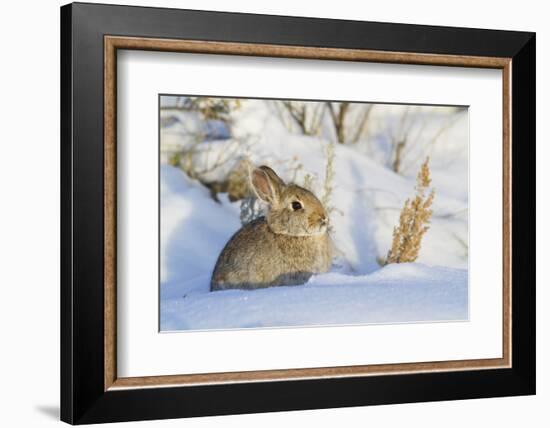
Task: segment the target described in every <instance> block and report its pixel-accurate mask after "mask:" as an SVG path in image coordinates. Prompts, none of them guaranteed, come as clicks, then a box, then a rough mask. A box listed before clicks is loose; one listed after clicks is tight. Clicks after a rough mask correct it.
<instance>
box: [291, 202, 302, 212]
mask: <svg viewBox="0 0 550 428" xmlns="http://www.w3.org/2000/svg"><path fill="white" fill-rule="evenodd" d="M292 209H293V210H294V211H298V210H301V209H302V204H301V203H300V202H298V201H294V202H292Z"/></svg>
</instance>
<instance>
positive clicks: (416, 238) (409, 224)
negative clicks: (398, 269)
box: [384, 158, 435, 264]
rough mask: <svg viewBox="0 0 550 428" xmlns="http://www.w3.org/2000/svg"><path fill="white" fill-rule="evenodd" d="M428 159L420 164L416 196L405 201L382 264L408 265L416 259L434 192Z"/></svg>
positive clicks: (427, 227)
mask: <svg viewBox="0 0 550 428" xmlns="http://www.w3.org/2000/svg"><path fill="white" fill-rule="evenodd" d="M430 184H431V179H430V167H429V158H426V160H425V161H424V163H423V164H422V166H421V168H420V171H419V172H418V175H417V178H416V195H415V197H414V198H413V199H412V200H411V199H407V200H406V201H405V204H404V205H403V209H402V210H401V214H400V215H399V225H398V226H396V227H394V229H393V240H392V246H391V249H390V251H388V255H387V257H386V260H385V262H384V264H389V263H410V262H414V261H415V260H416V259H417V258H418V254H419V252H420V248H421V245H422V238H423V237H424V235H425V234H426V232H427V231H428V229H429V223H430V218H431V216H432V209H431V206H432V203H433V199H434V196H435V191H434V189H432V190H431V191H430V193H429V194H428V195H427V196H426V192H427V190H428V188H429V187H430Z"/></svg>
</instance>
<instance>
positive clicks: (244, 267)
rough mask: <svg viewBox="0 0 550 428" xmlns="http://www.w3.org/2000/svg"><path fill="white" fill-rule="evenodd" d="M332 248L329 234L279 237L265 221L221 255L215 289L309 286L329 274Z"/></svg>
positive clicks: (254, 223)
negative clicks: (313, 279) (316, 277)
mask: <svg viewBox="0 0 550 428" xmlns="http://www.w3.org/2000/svg"><path fill="white" fill-rule="evenodd" d="M330 263H331V244H330V239H329V237H328V234H327V233H324V234H319V235H313V236H290V235H282V234H275V233H273V232H272V231H271V229H270V228H269V226H268V224H267V222H266V220H265V218H263V217H261V218H259V219H256V220H254V221H252V222H250V223H249V224H247V225H245V226H244V227H242V228H241V229H240V230H239V231H238V232H237V233H236V234H235V235H233V237H232V238H231V239H230V240H229V242H228V243H227V244H226V246H225V248H224V249H223V251H222V252H221V254H220V256H219V258H218V261H217V263H216V266H215V268H214V273H213V275H212V282H211V289H212V290H213V291H214V290H224V289H233V288H240V289H256V288H264V287H270V286H276V285H298V284H303V283H305V282H306V281H307V280H308V279H309V278H310V277H311V275H313V274H315V273H321V272H326V271H328V269H329V267H330Z"/></svg>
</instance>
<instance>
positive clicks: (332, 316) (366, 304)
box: [161, 263, 468, 331]
mask: <svg viewBox="0 0 550 428" xmlns="http://www.w3.org/2000/svg"><path fill="white" fill-rule="evenodd" d="M467 275H468V274H467V271H466V270H464V269H453V268H444V267H429V266H425V265H422V264H419V263H410V264H409V263H406V264H400V265H388V266H385V267H384V268H382V269H379V270H378V271H377V272H375V273H372V274H369V275H360V276H351V275H345V274H341V273H336V272H331V273H327V274H323V275H318V276H316V277H314V278H312V279H311V280H310V281H309V282H308V283H307V284H305V285H301V286H287V287H271V288H267V289H259V290H254V291H244V290H224V291H216V292H210V293H209V292H208V288H207V287H204V286H205V285H207V281H203V287H204V288H203V289H202V290H199V289H195V290H193V291H190V292H188V293H186V294H183V295H180V296H178V295H177V294H175V293H174V294H173V295H172V296H173V297H172V298H170V299H165V300H163V301H162V304H161V330H163V331H169V330H181V329H229V328H259V327H283V326H286V327H290V326H313V325H316V326H319V325H330V324H348V325H349V324H365V323H399V322H421V321H433V320H438V321H455V320H464V319H467V318H468V286H467V284H468V278H467ZM204 279H208V278H202V280H204ZM173 291H175V290H173ZM266 309H268V310H266Z"/></svg>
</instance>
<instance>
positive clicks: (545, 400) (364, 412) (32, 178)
mask: <svg viewBox="0 0 550 428" xmlns="http://www.w3.org/2000/svg"><path fill="white" fill-rule="evenodd" d="M121 2H123V3H126V4H136V5H147V6H170V7H181V8H190V9H208V10H221V11H235V12H255V13H267V14H281V15H298V16H314V17H323V18H342V19H359V20H370V21H389V22H405V23H414V24H436V25H453V26H463V27H485V28H496V29H508V30H529V31H536V32H537V55H538V58H537V77H538V79H537V80H538V82H537V85H538V91H537V122H538V124H539V126H538V130H537V141H538V161H537V164H538V172H537V175H538V189H537V190H538V191H537V193H538V204H537V217H538V234H537V235H538V239H537V241H538V242H537V246H538V257H537V262H538V266H539V269H538V275H537V276H538V290H537V295H538V304H537V312H538V314H537V321H538V330H537V340H538V352H537V358H538V395H537V396H535V397H519V398H515V397H514V398H499V399H486V400H467V401H461V402H443V403H420V404H405V405H397V406H379V407H365V408H352V409H334V410H333V409H329V410H317V411H302V412H286V413H276V414H264V415H244V416H226V417H217V418H199V419H191V420H185V421H182V420H172V421H155V422H146V423H141V425H142V426H159V427H171V426H179V427H182V426H183V427H211V426H219V427H256V426H264V427H279V426H285V425H286V426H308V425H310V426H327V427H330V426H346V427H347V426H358V427H364V426H372V427H377V426H385V427H393V426H402V425H406V426H407V427H409V428H414V427H422V428H429V427H438V428H440V427H441V426H445V427H446V428H452V427H462V426H468V425H476V426H477V425H481V426H484V425H491V426H497V425H498V426H499V427H501V428H506V427H517V426H522V425H523V426H525V425H527V426H530V427H541V426H547V424H548V422H549V416H548V413H547V406H548V405H549V404H550V368H549V364H548V362H549V361H550V358H549V357H550V346H549V345H550V334H549V330H550V328H549V325H550V316H549V315H548V311H547V310H546V307H547V305H548V303H550V302H549V297H550V293H549V292H548V288H547V287H545V285H546V286H548V284H549V283H550V271H549V269H548V263H544V261H545V258H546V256H548V255H550V254H549V253H548V251H547V250H546V248H544V247H546V242H547V241H548V239H550V234H549V226H548V222H547V221H545V219H547V218H548V217H549V215H550V212H549V209H550V203H549V198H548V191H547V187H546V186H544V184H543V183H548V182H550V171H549V168H547V167H546V168H545V163H546V162H545V161H548V160H549V155H550V153H549V145H548V139H549V137H550V135H549V133H548V126H545V125H546V124H545V118H547V117H548V116H549V115H550V109H549V108H548V107H547V105H548V103H547V102H546V98H547V97H548V96H550V93H549V91H548V90H549V80H548V76H549V75H550V69H549V64H548V56H549V55H548V52H550V29H549V27H548V23H547V18H548V14H547V13H546V12H545V10H546V8H545V4H544V2H540V1H535V0H523V1H521V2H517V1H516V2H503V1H486V2H480V1H478V0H462V1H460V2H453V3H452V4H451V5H447V4H446V3H445V2H441V1H436V0H430V1H424V0H416V1H407V0H394V1H386V2H383V1H378V2H359V1H357V0H339V1H332V2H328V1H325V2H305V1H304V2H297V1H295V0H277V1H269V2H257V1H245V0H232V1H230V2H227V1H223V0H188V1H183V0H182V1H176V0H172V1H170V0H146V1H128V0H127V1H122V0H121ZM103 3H116V2H112V1H108V0H107V1H103ZM61 4H63V2H61V1H58V0H47V1H44V0H42V1H38V0H34V1H30V0H27V1H25V2H16V1H11V2H5V3H4V4H3V5H2V8H1V13H0V31H1V34H2V37H1V40H2V56H1V58H2V65H1V67H0V76H1V77H0V108H1V111H0V118H1V120H0V124H1V126H0V191H1V194H2V205H1V207H2V208H1V209H0V260H1V264H0V325H1V326H2V335H1V342H0V343H1V345H0V348H1V350H2V351H1V352H0V379H1V382H0V395H1V396H2V398H0V403H1V406H0V408H1V409H2V411H1V412H0V419H1V421H2V425H3V426H7V427H17V426H22V427H23V426H25V427H42V426H54V425H55V424H58V423H59V422H58V413H59V410H58V408H59V362H58V361H59V333H58V330H59V267H58V266H59V9H58V8H59V6H60V5H61ZM546 123H547V121H546ZM543 196H546V197H545V198H543ZM545 241H546V242H545ZM545 250H546V251H545ZM137 425H138V424H137V423H133V424H127V425H125V426H137Z"/></svg>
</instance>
